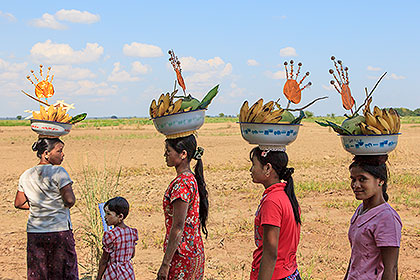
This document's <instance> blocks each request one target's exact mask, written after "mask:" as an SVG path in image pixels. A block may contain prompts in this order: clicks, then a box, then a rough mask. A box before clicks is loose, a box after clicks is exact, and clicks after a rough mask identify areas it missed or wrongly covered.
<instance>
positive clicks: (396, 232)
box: [344, 155, 402, 280]
mask: <svg viewBox="0 0 420 280" xmlns="http://www.w3.org/2000/svg"><path fill="white" fill-rule="evenodd" d="M387 159H388V156H387V155H380V156H355V157H354V159H353V163H352V164H351V165H350V178H351V188H352V190H353V192H354V194H355V196H356V199H357V200H363V203H361V204H360V205H359V207H357V209H356V212H355V213H354V215H353V217H352V218H351V222H350V228H349V233H348V236H349V240H350V245H351V258H350V262H349V266H348V268H347V272H346V276H345V277H344V279H345V280H350V279H352V280H353V279H357V280H363V279H369V280H374V279H393V280H394V279H398V254H399V247H400V240H401V227H402V223H401V219H400V216H398V213H397V212H396V211H395V210H394V209H393V208H392V207H391V206H390V205H389V204H388V203H387V201H388V194H387V193H386V189H387V181H388V168H387V166H386V161H387Z"/></svg>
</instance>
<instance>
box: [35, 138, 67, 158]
mask: <svg viewBox="0 0 420 280" xmlns="http://www.w3.org/2000/svg"><path fill="white" fill-rule="evenodd" d="M57 143H61V144H63V145H64V142H63V141H61V140H60V139H59V138H39V139H38V141H36V142H35V143H33V144H32V151H34V152H36V156H37V157H39V158H41V156H42V154H43V153H44V152H45V151H47V152H51V151H52V149H54V147H55V145H57Z"/></svg>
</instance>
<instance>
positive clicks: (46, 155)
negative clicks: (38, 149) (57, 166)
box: [42, 150, 50, 160]
mask: <svg viewBox="0 0 420 280" xmlns="http://www.w3.org/2000/svg"><path fill="white" fill-rule="evenodd" d="M49 153H50V152H48V151H47V150H45V151H44V152H43V153H42V157H44V158H45V159H46V160H48V154H49Z"/></svg>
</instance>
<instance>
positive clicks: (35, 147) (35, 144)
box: [32, 141, 39, 152]
mask: <svg viewBox="0 0 420 280" xmlns="http://www.w3.org/2000/svg"><path fill="white" fill-rule="evenodd" d="M38 142H39V141H36V142H34V143H33V144H32V151H34V152H36V151H38Z"/></svg>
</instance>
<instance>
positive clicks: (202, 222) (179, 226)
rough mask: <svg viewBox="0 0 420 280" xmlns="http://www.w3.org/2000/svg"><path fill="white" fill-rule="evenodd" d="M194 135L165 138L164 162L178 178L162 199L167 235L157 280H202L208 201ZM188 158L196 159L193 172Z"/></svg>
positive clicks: (198, 150) (170, 185)
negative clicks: (173, 170)
mask: <svg viewBox="0 0 420 280" xmlns="http://www.w3.org/2000/svg"><path fill="white" fill-rule="evenodd" d="M203 151H204V150H203V148H201V147H198V148H197V141H196V139H195V137H194V135H190V136H186V137H180V138H176V139H166V141H165V160H166V164H167V165H168V166H169V167H172V166H173V167H175V170H176V173H177V176H176V178H175V179H174V180H173V181H172V182H171V183H170V184H169V187H168V189H167V190H166V192H165V195H164V197H163V211H164V214H165V226H166V236H165V241H164V244H163V247H164V252H165V255H164V257H163V261H162V264H161V266H160V269H159V271H158V273H157V279H158V280H166V279H168V280H171V279H185V280H201V279H203V275H204V246H203V240H202V239H201V233H200V228H201V230H202V231H203V233H204V234H205V235H206V237H207V227H206V221H207V215H208V208H209V204H208V199H207V190H206V183H205V182H204V175H203V162H202V161H201V156H202V154H203ZM191 159H195V160H197V164H196V166H195V168H194V173H193V172H192V171H191V167H190V162H191Z"/></svg>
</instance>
